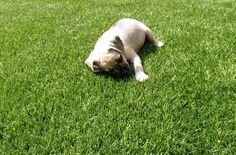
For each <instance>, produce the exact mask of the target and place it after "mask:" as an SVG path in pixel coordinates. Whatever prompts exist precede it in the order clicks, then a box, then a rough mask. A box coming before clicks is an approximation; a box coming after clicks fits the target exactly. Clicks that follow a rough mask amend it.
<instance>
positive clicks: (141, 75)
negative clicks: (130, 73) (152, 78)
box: [135, 72, 148, 82]
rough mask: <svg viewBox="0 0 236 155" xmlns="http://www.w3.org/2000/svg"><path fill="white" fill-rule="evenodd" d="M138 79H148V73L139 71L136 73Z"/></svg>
mask: <svg viewBox="0 0 236 155" xmlns="http://www.w3.org/2000/svg"><path fill="white" fill-rule="evenodd" d="M135 78H136V80H138V81H139V82H144V81H146V80H147V79H148V75H147V74H145V73H143V72H139V73H137V74H136V75H135Z"/></svg>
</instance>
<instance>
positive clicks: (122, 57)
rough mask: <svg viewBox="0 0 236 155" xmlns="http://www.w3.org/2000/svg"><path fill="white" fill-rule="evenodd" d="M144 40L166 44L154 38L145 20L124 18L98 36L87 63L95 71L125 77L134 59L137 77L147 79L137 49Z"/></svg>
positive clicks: (160, 44) (159, 44)
mask: <svg viewBox="0 0 236 155" xmlns="http://www.w3.org/2000/svg"><path fill="white" fill-rule="evenodd" d="M145 40H147V41H149V42H150V43H152V44H154V45H155V46H157V47H162V46H163V45H164V43H163V42H161V41H158V40H156V39H155V38H154V37H153V34H152V32H151V30H150V29H149V28H148V27H147V26H146V25H144V24H143V23H141V22H139V21H137V20H135V19H130V18H125V19H121V20H119V21H117V22H116V23H115V24H113V25H112V27H111V28H110V29H109V30H107V31H106V32H104V33H103V34H102V36H101V37H100V38H99V39H98V41H97V43H96V44H95V47H94V49H93V51H92V52H91V53H90V55H89V57H88V58H87V60H86V61H85V64H86V65H87V66H88V67H89V68H90V69H91V70H92V71H93V72H95V73H97V72H109V73H111V74H113V75H115V76H118V77H123V76H129V75H130V74H131V67H130V64H129V63H128V62H131V63H132V64H133V66H134V71H135V78H136V80H138V81H139V82H143V81H145V80H147V79H148V75H147V74H145V73H144V70H143V66H142V63H141V60H140V57H139V56H138V54H137V52H138V51H139V50H140V48H141V47H142V46H143V45H144V42H145Z"/></svg>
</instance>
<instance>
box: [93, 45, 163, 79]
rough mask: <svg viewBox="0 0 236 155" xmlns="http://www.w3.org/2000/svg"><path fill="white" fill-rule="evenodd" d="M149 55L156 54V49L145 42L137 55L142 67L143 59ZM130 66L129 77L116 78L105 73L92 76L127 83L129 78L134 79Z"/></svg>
mask: <svg viewBox="0 0 236 155" xmlns="http://www.w3.org/2000/svg"><path fill="white" fill-rule="evenodd" d="M151 53H158V48H157V47H156V46H154V45H153V44H150V43H148V42H145V44H144V46H143V47H142V48H141V49H140V51H139V52H138V55H139V56H140V58H141V61H142V64H143V65H144V62H145V58H146V57H147V56H148V55H149V54H151ZM130 66H131V70H132V73H131V75H130V76H121V77H117V76H114V75H113V74H109V73H107V72H99V73H94V74H95V75H98V76H102V77H105V78H113V79H114V80H116V81H122V82H127V81H128V80H130V78H133V77H134V68H133V64H131V63H130ZM144 69H145V68H144Z"/></svg>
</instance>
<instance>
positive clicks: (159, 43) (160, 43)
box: [155, 41, 164, 48]
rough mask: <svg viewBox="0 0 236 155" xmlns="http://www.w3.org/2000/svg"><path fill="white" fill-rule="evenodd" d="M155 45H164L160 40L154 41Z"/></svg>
mask: <svg viewBox="0 0 236 155" xmlns="http://www.w3.org/2000/svg"><path fill="white" fill-rule="evenodd" d="M155 45H156V46H157V47H159V48H161V47H163V46H164V43H163V42H161V41H156V43H155Z"/></svg>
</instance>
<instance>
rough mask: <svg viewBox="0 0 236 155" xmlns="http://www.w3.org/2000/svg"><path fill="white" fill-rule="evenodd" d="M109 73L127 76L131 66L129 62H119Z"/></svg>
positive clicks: (116, 75)
mask: <svg viewBox="0 0 236 155" xmlns="http://www.w3.org/2000/svg"><path fill="white" fill-rule="evenodd" d="M111 74H112V75H113V76H115V77H128V76H130V75H131V68H130V66H129V64H119V65H117V67H116V68H115V69H113V70H112V71H111Z"/></svg>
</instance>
